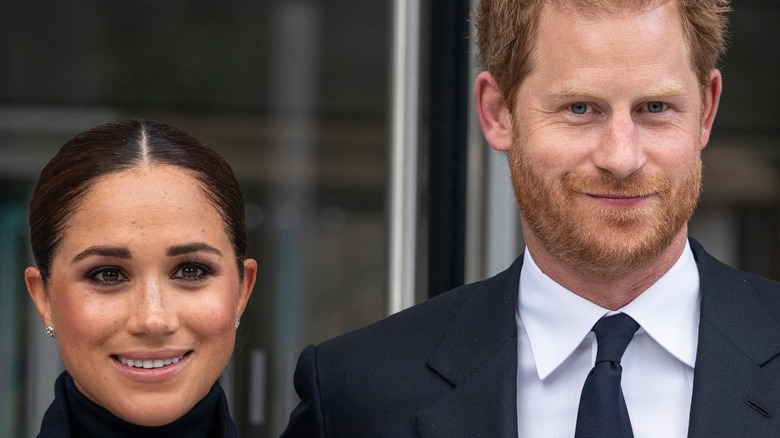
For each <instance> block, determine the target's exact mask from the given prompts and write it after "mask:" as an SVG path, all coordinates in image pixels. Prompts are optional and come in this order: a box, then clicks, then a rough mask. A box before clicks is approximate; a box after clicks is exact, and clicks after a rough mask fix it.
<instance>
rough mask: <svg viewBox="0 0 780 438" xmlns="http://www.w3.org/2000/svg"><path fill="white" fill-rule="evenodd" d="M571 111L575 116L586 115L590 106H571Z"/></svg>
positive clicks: (580, 104) (581, 104)
mask: <svg viewBox="0 0 780 438" xmlns="http://www.w3.org/2000/svg"><path fill="white" fill-rule="evenodd" d="M569 110H570V111H571V112H573V113H574V114H586V113H587V112H588V104H587V103H582V102H577V103H574V104H572V105H571V106H569Z"/></svg>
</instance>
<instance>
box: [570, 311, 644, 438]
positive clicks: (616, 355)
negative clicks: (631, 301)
mask: <svg viewBox="0 0 780 438" xmlns="http://www.w3.org/2000/svg"><path fill="white" fill-rule="evenodd" d="M638 329H639V324H637V322H636V321H634V320H633V318H631V317H630V316H628V315H626V314H625V313H619V314H617V315H614V316H606V317H604V318H601V319H600V320H599V321H598V322H597V323H596V325H594V326H593V331H594V332H595V333H596V341H597V342H598V352H597V353H596V364H595V365H594V366H593V369H592V370H590V374H588V378H587V379H586V380H585V386H583V387H582V395H581V396H580V408H579V411H578V412H577V429H576V431H575V432H574V437H575V438H633V436H634V432H633V431H632V430H631V419H629V418H628V409H626V400H625V399H624V398H623V389H622V388H621V387H620V377H621V374H622V372H623V367H622V366H620V359H621V358H622V357H623V353H624V352H625V351H626V347H628V343H629V342H631V339H632V338H633V337H634V333H636V331H637V330H638Z"/></svg>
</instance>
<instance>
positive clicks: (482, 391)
mask: <svg viewBox="0 0 780 438" xmlns="http://www.w3.org/2000/svg"><path fill="white" fill-rule="evenodd" d="M691 247H692V249H693V253H694V256H695V258H696V261H697V264H698V268H699V273H700V276H701V321H700V325H699V344H698V350H697V354H696V367H695V371H694V384H693V400H692V403H691V413H690V426H689V436H690V437H697V438H716V437H729V438H733V437H780V358H778V354H780V284H778V283H776V282H773V281H770V280H767V279H764V278H760V277H757V276H754V275H750V274H746V273H743V272H739V271H737V270H735V269H733V268H731V267H728V266H726V265H724V264H723V263H721V262H719V261H717V260H716V259H715V258H713V257H712V256H710V255H709V254H707V252H705V251H704V249H703V248H702V247H701V245H699V244H698V242H696V241H694V240H691ZM521 267H522V257H520V258H519V259H518V260H517V261H515V262H514V263H513V264H512V266H511V267H510V268H509V269H508V270H506V271H504V272H502V273H500V274H498V275H496V276H495V277H493V278H490V279H488V280H484V281H481V282H478V283H474V284H470V285H466V286H463V287H460V288H458V289H454V290H452V291H449V292H447V293H445V294H442V295H440V296H438V297H436V298H433V299H431V300H428V301H426V302H424V303H422V304H419V305H417V306H414V307H412V308H410V309H407V310H405V311H403V312H400V313H398V314H395V315H393V316H390V317H388V318H386V319H384V320H382V321H379V322H377V323H375V324H373V325H370V326H367V327H365V328H362V329H359V330H357V331H354V332H351V333H348V334H346V335H343V336H340V337H337V338H334V339H332V340H330V341H327V342H324V343H322V344H321V345H319V346H309V347H307V348H306V349H305V350H304V351H303V353H302V354H301V357H300V359H299V361H298V367H297V369H296V371H295V389H296V391H297V392H298V395H299V396H300V397H301V402H300V404H299V405H298V407H297V408H296V409H295V410H294V411H293V413H292V415H291V417H290V423H289V425H288V427H287V430H286V431H285V432H284V433H283V434H282V437H285V438H291V437H393V438H399V437H425V438H434V437H440V438H445V437H446V438H452V437H487V438H499V437H517V379H516V375H517V326H516V324H515V307H516V304H517V291H518V281H519V277H520V269H521ZM521 390H522V388H521Z"/></svg>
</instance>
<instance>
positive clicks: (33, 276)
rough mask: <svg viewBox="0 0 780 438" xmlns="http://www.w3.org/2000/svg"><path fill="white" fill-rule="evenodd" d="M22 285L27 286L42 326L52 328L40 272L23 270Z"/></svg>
mask: <svg viewBox="0 0 780 438" xmlns="http://www.w3.org/2000/svg"><path fill="white" fill-rule="evenodd" d="M24 284H26V285H27V293H29V294H30V298H32V300H33V304H35V308H36V309H37V310H38V315H40V317H41V321H43V325H44V326H54V322H53V321H52V319H51V303H50V302H49V294H48V293H46V287H45V286H44V284H43V277H42V276H41V271H40V270H39V269H38V268H33V267H29V268H27V269H25V270H24ZM55 328H56V327H55Z"/></svg>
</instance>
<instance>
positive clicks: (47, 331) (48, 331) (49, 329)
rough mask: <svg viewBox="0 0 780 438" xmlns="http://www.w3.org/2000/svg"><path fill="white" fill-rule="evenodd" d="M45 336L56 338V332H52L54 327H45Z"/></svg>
mask: <svg viewBox="0 0 780 438" xmlns="http://www.w3.org/2000/svg"><path fill="white" fill-rule="evenodd" d="M46 334H47V335H49V336H51V337H52V338H56V337H57V332H55V331H54V327H52V326H50V325H47V326H46Z"/></svg>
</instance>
